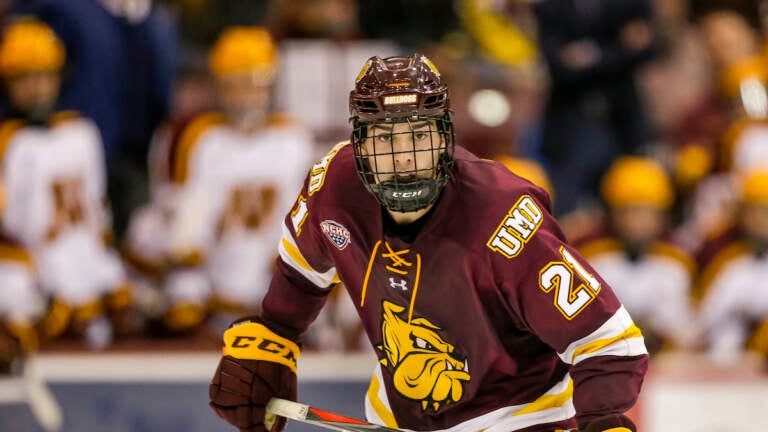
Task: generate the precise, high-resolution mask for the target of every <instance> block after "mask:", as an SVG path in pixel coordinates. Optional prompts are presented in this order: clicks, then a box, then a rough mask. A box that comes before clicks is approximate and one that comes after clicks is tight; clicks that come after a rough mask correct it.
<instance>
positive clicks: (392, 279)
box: [389, 278, 408, 291]
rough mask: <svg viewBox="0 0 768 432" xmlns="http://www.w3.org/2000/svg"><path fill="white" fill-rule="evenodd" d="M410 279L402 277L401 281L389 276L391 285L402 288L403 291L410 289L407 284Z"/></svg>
mask: <svg viewBox="0 0 768 432" xmlns="http://www.w3.org/2000/svg"><path fill="white" fill-rule="evenodd" d="M407 283H408V281H406V280H405V279H400V282H397V281H395V278H389V286H391V287H392V288H400V289H401V290H403V291H408V286H407V285H406V284H407Z"/></svg>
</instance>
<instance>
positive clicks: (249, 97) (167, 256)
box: [128, 27, 314, 331]
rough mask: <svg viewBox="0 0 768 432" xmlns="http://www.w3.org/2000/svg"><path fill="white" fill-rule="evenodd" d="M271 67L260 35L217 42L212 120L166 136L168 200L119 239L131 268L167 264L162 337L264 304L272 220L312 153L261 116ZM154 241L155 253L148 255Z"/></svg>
mask: <svg viewBox="0 0 768 432" xmlns="http://www.w3.org/2000/svg"><path fill="white" fill-rule="evenodd" d="M277 66H278V52H277V48H276V46H275V44H274V42H273V40H272V38H271V36H270V34H269V33H268V32H267V31H266V30H265V29H263V28H259V27H232V28H228V29H226V30H225V31H224V32H223V33H222V34H221V36H220V38H219V39H218V40H217V41H216V43H215V44H214V46H213V48H212V49H211V51H210V55H209V68H210V73H211V75H212V77H213V80H214V84H215V87H216V91H217V94H218V96H219V103H220V109H221V111H220V112H212V113H206V114H203V115H200V116H198V117H196V118H194V119H193V120H192V121H191V122H189V123H188V124H186V125H185V126H184V127H183V128H182V129H181V130H180V132H179V133H178V134H177V136H175V137H172V142H171V143H170V145H169V146H168V150H167V159H166V162H167V164H168V165H167V167H168V168H167V174H168V179H169V182H170V183H169V184H166V185H165V186H163V185H161V186H160V187H166V189H168V191H166V192H165V193H159V194H157V198H158V199H157V200H156V202H155V203H153V206H154V207H155V209H154V210H150V209H145V210H144V211H143V212H140V213H138V214H137V217H136V219H135V220H134V224H133V227H132V229H131V230H129V240H128V241H129V244H128V247H129V250H130V253H131V255H132V256H133V257H134V260H140V261H143V262H145V263H147V262H154V263H155V264H154V265H150V266H149V267H155V268H162V267H163V262H165V263H166V264H167V266H166V268H165V269H164V270H163V271H164V273H165V274H164V277H163V282H162V283H163V285H164V286H163V290H164V293H165V295H166V297H167V300H168V308H167V310H166V312H165V315H164V318H163V320H164V324H165V325H166V327H167V328H168V329H170V330H173V331H180V330H186V329H189V328H192V327H195V326H197V325H198V324H200V323H201V322H202V321H203V319H204V318H205V317H206V314H207V312H208V311H209V308H210V310H211V311H214V312H219V313H223V314H225V319H224V320H223V321H224V322H225V323H226V324H228V323H229V321H231V319H232V317H231V316H226V314H227V313H234V314H240V313H243V312H246V311H251V312H252V311H254V310H256V308H257V305H258V304H259V303H260V301H261V297H262V296H263V295H264V292H263V290H259V289H257V287H266V286H267V282H268V280H269V277H270V275H271V272H272V268H273V262H274V258H275V257H276V251H275V249H274V244H275V242H277V241H278V240H279V238H280V230H279V228H277V227H278V224H277V221H278V220H279V217H280V216H281V215H282V214H283V212H284V211H286V210H287V209H289V208H290V206H291V204H292V201H293V200H292V197H293V196H294V194H295V193H296V191H297V190H298V189H299V187H300V185H301V182H302V179H303V174H304V172H305V170H306V168H307V167H308V166H309V164H310V162H311V160H312V157H313V150H314V148H313V140H312V137H311V135H310V133H309V132H308V131H307V130H306V129H305V128H304V127H302V126H300V125H299V124H297V123H295V122H293V121H291V120H290V119H288V118H287V117H286V116H284V115H280V114H275V113H272V112H271V108H272V106H271V102H272V100H271V99H272V98H271V92H272V88H273V82H274V79H275V75H276V72H277ZM158 145H159V146H162V145H164V144H163V143H162V142H160V143H158ZM166 145H167V144H166ZM169 206H170V208H169ZM163 207H165V208H164V209H163ZM153 212H154V213H153ZM158 212H159V213H158ZM160 214H164V215H165V216H159V215H160ZM142 215H143V216H142ZM163 219H165V220H166V223H167V227H165V226H163V223H162V220H163ZM141 226H143V227H144V228H141ZM166 229H167V232H165V233H163V231H164V230H166ZM161 240H162V241H161ZM163 241H164V242H165V250H161V249H158V244H159V243H160V244H161V243H162V242H163ZM144 251H146V253H145V252H144ZM157 264H159V266H158V265H157ZM145 267H146V266H145ZM217 316H218V314H217Z"/></svg>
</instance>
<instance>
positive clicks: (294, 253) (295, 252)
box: [280, 237, 317, 273]
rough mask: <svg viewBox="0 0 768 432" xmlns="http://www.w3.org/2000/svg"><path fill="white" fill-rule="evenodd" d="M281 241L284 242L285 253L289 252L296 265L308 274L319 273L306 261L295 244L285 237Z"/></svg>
mask: <svg viewBox="0 0 768 432" xmlns="http://www.w3.org/2000/svg"><path fill="white" fill-rule="evenodd" d="M280 241H281V242H282V244H283V247H284V248H285V251H286V252H288V255H289V256H290V257H291V259H292V260H293V262H294V263H296V264H297V265H298V266H299V267H301V268H303V269H304V270H306V271H308V272H312V273H317V272H316V271H315V269H313V268H312V266H310V265H309V263H308V262H307V260H306V259H304V256H303V255H302V254H301V252H300V251H299V249H298V248H297V247H296V246H294V245H293V243H291V242H290V241H288V239H287V238H285V237H283V238H282V240H280Z"/></svg>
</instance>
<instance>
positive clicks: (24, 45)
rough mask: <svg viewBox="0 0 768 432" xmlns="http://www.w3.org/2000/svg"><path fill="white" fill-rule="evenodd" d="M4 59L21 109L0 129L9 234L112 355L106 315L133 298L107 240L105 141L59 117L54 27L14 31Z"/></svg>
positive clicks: (70, 116)
mask: <svg viewBox="0 0 768 432" xmlns="http://www.w3.org/2000/svg"><path fill="white" fill-rule="evenodd" d="M0 51H1V53H0V63H1V64H0V69H2V72H3V76H4V78H5V82H6V85H7V88H8V90H9V99H10V101H11V104H12V106H13V110H14V111H13V113H12V115H11V116H10V118H8V119H6V121H5V122H4V123H3V124H2V125H1V126H0V131H2V132H1V133H0V140H2V146H1V147H0V148H1V149H2V151H1V152H0V160H1V161H2V183H3V186H4V189H5V206H4V207H3V210H2V227H3V230H4V232H5V233H6V234H8V235H9V236H10V237H12V238H14V239H16V240H17V241H18V242H19V243H20V244H21V245H23V246H24V248H26V249H27V250H28V251H30V252H31V254H32V256H33V257H34V260H35V262H36V264H37V270H38V273H37V275H36V277H38V278H39V280H37V282H39V285H40V286H41V287H42V290H43V292H44V293H45V294H47V295H48V296H50V297H52V298H54V299H56V300H58V301H59V302H61V303H63V304H65V305H67V306H68V307H69V308H71V309H72V310H73V311H74V323H73V324H74V325H75V326H76V327H80V328H81V329H82V330H85V331H86V336H87V341H88V342H89V343H91V344H93V345H94V347H97V348H98V347H103V346H104V345H105V344H106V343H108V342H109V340H110V338H111V327H110V325H109V324H108V323H107V322H106V321H105V319H104V318H101V317H102V315H103V314H104V313H105V312H107V310H106V309H110V308H113V307H114V308H120V309H122V308H125V307H126V306H127V304H128V303H129V302H130V290H129V285H128V284H127V281H126V276H125V273H124V270H123V267H122V264H121V262H120V260H119V258H118V256H117V255H116V253H115V252H114V251H113V250H111V249H110V248H109V247H108V246H107V245H106V244H105V240H104V239H105V234H106V233H108V232H109V224H108V218H107V217H106V212H105V210H104V202H105V188H106V185H105V161H104V155H103V149H102V142H101V138H100V135H99V132H98V130H97V129H96V126H95V124H94V123H93V122H92V121H90V120H88V119H86V118H83V117H80V116H78V115H76V114H75V113H71V112H61V113H56V114H54V113H53V106H54V104H55V102H56V99H57V94H58V89H59V83H60V81H59V75H58V71H59V69H60V68H61V66H62V64H63V62H64V51H63V46H62V45H61V43H60V42H59V41H58V39H57V38H56V36H55V35H54V33H53V32H52V31H51V30H50V29H49V28H48V27H47V26H45V25H44V24H42V23H39V22H36V21H27V20H25V21H21V22H19V23H17V24H15V25H13V26H12V27H11V28H10V29H9V30H8V31H7V32H6V34H5V37H4V39H3V46H2V49H0ZM104 299H108V302H107V303H104Z"/></svg>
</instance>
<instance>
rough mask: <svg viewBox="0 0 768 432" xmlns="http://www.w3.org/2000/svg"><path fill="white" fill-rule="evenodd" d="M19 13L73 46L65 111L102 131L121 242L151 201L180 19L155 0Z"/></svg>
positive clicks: (45, 6)
mask: <svg viewBox="0 0 768 432" xmlns="http://www.w3.org/2000/svg"><path fill="white" fill-rule="evenodd" d="M15 10H16V11H22V12H29V13H34V14H35V15H36V16H38V17H39V18H40V19H41V20H42V21H44V22H46V23H48V24H49V25H50V26H51V27H53V29H54V30H55V31H56V33H57V34H58V35H59V36H60V37H61V39H62V41H63V42H64V44H65V46H66V49H67V53H68V59H69V60H68V65H67V70H66V76H65V81H64V86H63V87H62V94H61V100H60V106H61V108H65V109H73V110H76V111H78V112H82V113H83V114H84V115H86V116H89V117H91V118H93V119H94V121H95V122H96V124H97V125H98V127H99V131H100V132H101V135H102V139H103V142H104V146H105V152H106V157H107V163H108V166H109V172H108V174H109V181H108V188H109V198H110V201H111V203H112V210H113V213H114V214H113V218H114V228H115V232H116V234H117V236H118V238H120V237H121V236H122V232H123V230H124V228H125V224H126V219H127V217H128V214H129V212H130V210H131V209H132V208H134V207H135V206H136V205H138V203H140V202H143V201H145V200H146V191H145V189H146V187H145V186H146V185H145V183H146V180H145V177H146V169H145V166H146V155H147V148H148V147H149V141H150V137H151V135H152V133H153V131H154V130H155V128H156V127H157V126H158V125H159V124H160V122H161V121H162V120H163V119H164V118H165V116H166V114H167V112H168V108H169V102H170V95H171V87H172V82H173V78H174V74H175V65H176V41H175V38H176V30H175V27H174V23H173V20H172V19H171V18H170V17H169V16H168V15H167V14H165V13H164V12H163V11H162V10H159V9H158V8H156V7H153V5H152V0H25V1H20V0H19V1H17V2H16V7H15Z"/></svg>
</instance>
